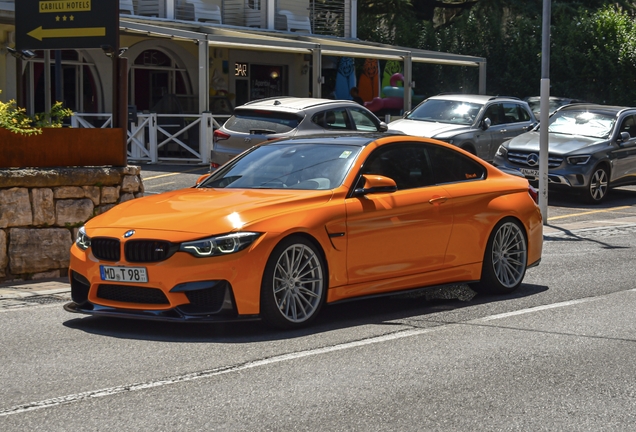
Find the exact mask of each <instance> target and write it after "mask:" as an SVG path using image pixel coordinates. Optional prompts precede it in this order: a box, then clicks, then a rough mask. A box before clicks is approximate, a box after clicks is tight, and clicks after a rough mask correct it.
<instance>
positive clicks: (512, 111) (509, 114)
mask: <svg viewBox="0 0 636 432" xmlns="http://www.w3.org/2000/svg"><path fill="white" fill-rule="evenodd" d="M502 105H503V111H504V123H517V122H518V121H519V105H518V104H515V103H504V104H502Z"/></svg>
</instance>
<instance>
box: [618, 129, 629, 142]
mask: <svg viewBox="0 0 636 432" xmlns="http://www.w3.org/2000/svg"><path fill="white" fill-rule="evenodd" d="M630 139H632V136H631V135H630V134H629V132H621V134H620V135H619V137H618V140H617V141H618V143H619V144H623V143H626V142H628V141H629V140H630Z"/></svg>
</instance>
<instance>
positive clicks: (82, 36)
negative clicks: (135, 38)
mask: <svg viewBox="0 0 636 432" xmlns="http://www.w3.org/2000/svg"><path fill="white" fill-rule="evenodd" d="M15 12H16V48H17V49H21V50H24V49H29V50H34V49H80V48H100V47H103V46H110V47H116V46H118V45H119V32H118V30H119V0H19V1H16V11H15Z"/></svg>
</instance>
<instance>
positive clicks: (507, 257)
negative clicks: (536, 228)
mask: <svg viewBox="0 0 636 432" xmlns="http://www.w3.org/2000/svg"><path fill="white" fill-rule="evenodd" d="M527 263H528V243H527V241H526V236H525V233H524V229H523V226H522V225H521V224H520V223H519V222H518V221H517V220H515V219H512V218H506V219H503V220H501V221H500V222H499V223H498V224H497V225H495V228H494V229H493V231H492V233H491V234H490V238H489V239H488V244H487V245H486V252H485V254H484V262H483V267H482V270H481V280H480V281H479V282H478V283H476V284H473V285H472V286H471V288H472V289H473V290H475V291H477V292H489V293H496V294H506V293H510V292H512V291H514V290H516V289H517V288H518V287H519V285H521V281H522V280H523V277H524V276H525V274H526V268H527Z"/></svg>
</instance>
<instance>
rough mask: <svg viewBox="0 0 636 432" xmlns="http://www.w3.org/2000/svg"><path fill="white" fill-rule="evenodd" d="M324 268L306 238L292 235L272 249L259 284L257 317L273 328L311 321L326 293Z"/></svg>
mask: <svg viewBox="0 0 636 432" xmlns="http://www.w3.org/2000/svg"><path fill="white" fill-rule="evenodd" d="M327 280H328V279H327V267H326V266H325V263H324V260H323V258H322V255H321V253H320V252H319V250H318V249H317V248H316V246H314V245H313V244H312V243H311V242H310V241H309V240H307V239H305V238H303V237H300V236H292V237H288V238H286V239H284V240H283V241H281V242H280V243H279V244H278V245H277V246H276V247H275V248H274V250H273V251H272V254H271V255H270V257H269V259H268V261H267V265H266V267H265V273H264V274H263V281H262V283H261V318H262V319H263V321H264V322H265V323H266V324H267V325H269V326H271V327H276V328H283V329H292V328H299V327H302V326H305V325H307V324H309V323H310V322H311V321H313V320H314V319H315V318H316V316H317V315H318V312H320V309H321V308H322V306H323V304H324V303H325V299H326V295H327Z"/></svg>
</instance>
